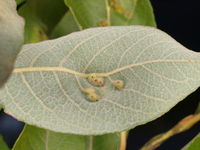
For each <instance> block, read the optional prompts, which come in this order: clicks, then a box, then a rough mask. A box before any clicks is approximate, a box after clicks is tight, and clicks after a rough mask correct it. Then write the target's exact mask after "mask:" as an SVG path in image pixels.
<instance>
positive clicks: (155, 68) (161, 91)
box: [0, 26, 200, 135]
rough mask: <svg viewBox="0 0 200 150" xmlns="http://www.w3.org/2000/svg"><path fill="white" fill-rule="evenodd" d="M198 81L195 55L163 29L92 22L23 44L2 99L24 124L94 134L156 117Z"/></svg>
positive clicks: (0, 94) (198, 60)
mask: <svg viewBox="0 0 200 150" xmlns="http://www.w3.org/2000/svg"><path fill="white" fill-rule="evenodd" d="M93 79H94V80H93ZM118 80H119V81H120V84H121V85H122V84H124V85H123V86H122V88H121V89H118V88H116V87H120V86H119V83H118V82H116V81H118ZM199 85H200V54H199V53H197V52H193V51H190V50H188V49H187V48H185V47H183V46H182V45H181V44H179V43H178V42H176V41H175V40H174V39H173V38H171V37H170V36H169V35H167V34H166V33H164V32H162V31H160V30H157V29H155V28H150V27H142V26H127V27H104V28H92V29H87V30H84V31H80V32H75V33H72V34H69V35H68V36H65V37H62V38H59V39H55V40H48V41H44V42H40V43H37V44H27V45H25V46H23V49H22V51H21V52H20V54H19V56H18V59H17V62H16V65H15V70H14V71H13V75H12V77H11V78H10V80H9V81H8V83H7V84H6V86H5V88H4V89H2V90H1V91H0V102H1V103H2V104H3V105H4V106H5V111H6V112H7V113H9V114H11V115H12V116H15V117H16V118H17V119H19V120H22V121H24V122H27V123H28V124H33V125H37V126H39V127H43V128H47V129H51V130H54V131H59V132H64V133H73V134H81V135H95V134H104V133H111V132H118V131H122V130H127V129H130V128H134V127H135V126H137V125H140V124H144V123H146V122H148V121H151V120H153V119H156V118H158V117H159V116H161V115H163V114H164V113H165V112H167V111H168V110H169V109H171V108H172V107H173V106H174V105H176V104H177V103H178V102H179V101H181V100H182V99H184V98H185V97H186V96H187V95H188V94H190V93H192V92H193V91H194V90H196V89H197V88H198V87H199ZM99 86H100V87H99ZM88 88H90V89H89V90H88ZM94 100H97V101H95V102H94Z"/></svg>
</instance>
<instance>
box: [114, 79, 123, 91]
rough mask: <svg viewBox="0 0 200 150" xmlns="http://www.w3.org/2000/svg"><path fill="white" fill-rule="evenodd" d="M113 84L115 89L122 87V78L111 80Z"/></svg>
mask: <svg viewBox="0 0 200 150" xmlns="http://www.w3.org/2000/svg"><path fill="white" fill-rule="evenodd" d="M113 85H114V86H115V87H116V88H117V89H122V88H123V87H124V82H123V81H122V80H115V81H113Z"/></svg>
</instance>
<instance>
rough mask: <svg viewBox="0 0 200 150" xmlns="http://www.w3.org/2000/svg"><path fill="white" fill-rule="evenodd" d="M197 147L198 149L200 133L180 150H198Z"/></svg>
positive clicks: (199, 147)
mask: <svg viewBox="0 0 200 150" xmlns="http://www.w3.org/2000/svg"><path fill="white" fill-rule="evenodd" d="M199 149H200V133H199V134H198V135H197V136H196V137H195V138H194V139H193V140H192V141H191V142H190V143H188V144H187V145H186V146H185V147H184V148H183V149H182V150H199Z"/></svg>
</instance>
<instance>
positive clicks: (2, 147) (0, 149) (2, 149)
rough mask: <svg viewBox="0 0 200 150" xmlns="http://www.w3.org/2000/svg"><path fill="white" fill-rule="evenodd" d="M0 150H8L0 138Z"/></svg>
mask: <svg viewBox="0 0 200 150" xmlns="http://www.w3.org/2000/svg"><path fill="white" fill-rule="evenodd" d="M0 150H9V148H8V146H7V144H6V143H5V141H4V139H3V137H2V136H0Z"/></svg>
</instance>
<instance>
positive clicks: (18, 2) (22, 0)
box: [16, 0, 26, 6]
mask: <svg viewBox="0 0 200 150" xmlns="http://www.w3.org/2000/svg"><path fill="white" fill-rule="evenodd" d="M25 1H26V0H16V3H17V6H18V5H20V4H22V3H24V2H25Z"/></svg>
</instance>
